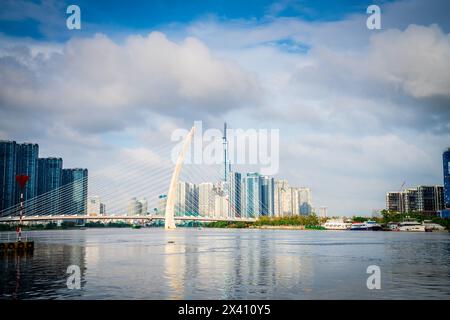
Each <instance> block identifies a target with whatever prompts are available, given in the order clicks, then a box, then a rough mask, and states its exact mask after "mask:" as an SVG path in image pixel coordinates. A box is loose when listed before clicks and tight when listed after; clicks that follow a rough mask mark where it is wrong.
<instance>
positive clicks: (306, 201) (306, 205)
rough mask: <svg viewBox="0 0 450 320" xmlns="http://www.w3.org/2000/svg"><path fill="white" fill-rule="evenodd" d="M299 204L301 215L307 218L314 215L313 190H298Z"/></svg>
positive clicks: (302, 188) (301, 188)
mask: <svg viewBox="0 0 450 320" xmlns="http://www.w3.org/2000/svg"><path fill="white" fill-rule="evenodd" d="M298 203H299V205H300V214H301V215H305V216H306V215H310V214H311V213H312V196H311V189H309V188H305V187H300V188H298Z"/></svg>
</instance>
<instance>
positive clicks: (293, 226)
mask: <svg viewBox="0 0 450 320" xmlns="http://www.w3.org/2000/svg"><path fill="white" fill-rule="evenodd" d="M320 222H321V221H320V219H319V218H318V217H317V216H316V215H315V214H312V215H309V216H292V217H273V218H269V217H260V218H259V219H258V220H257V221H255V222H243V221H217V222H210V223H207V224H205V227H209V228H252V229H287V230H304V229H309V230H323V228H322V227H321V226H320Z"/></svg>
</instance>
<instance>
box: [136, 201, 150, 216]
mask: <svg viewBox="0 0 450 320" xmlns="http://www.w3.org/2000/svg"><path fill="white" fill-rule="evenodd" d="M138 202H139V204H140V207H141V211H140V212H139V215H140V216H146V215H147V214H148V201H147V199H145V198H142V199H139V200H138Z"/></svg>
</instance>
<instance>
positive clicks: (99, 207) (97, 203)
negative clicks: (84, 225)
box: [87, 196, 106, 217]
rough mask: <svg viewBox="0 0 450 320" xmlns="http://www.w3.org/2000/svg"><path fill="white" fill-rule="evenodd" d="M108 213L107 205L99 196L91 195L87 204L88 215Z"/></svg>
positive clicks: (95, 215)
mask: <svg viewBox="0 0 450 320" xmlns="http://www.w3.org/2000/svg"><path fill="white" fill-rule="evenodd" d="M105 214H106V206H105V204H104V203H102V200H101V198H100V197H99V196H93V197H89V199H88V204H87V215H88V216H94V217H97V216H103V215H105Z"/></svg>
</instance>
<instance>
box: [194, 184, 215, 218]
mask: <svg viewBox="0 0 450 320" xmlns="http://www.w3.org/2000/svg"><path fill="white" fill-rule="evenodd" d="M214 197H215V192H214V184H213V183H211V182H203V183H200V184H199V185H198V198H199V199H198V212H199V214H200V215H201V216H202V217H212V216H214V201H215V199H214Z"/></svg>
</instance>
